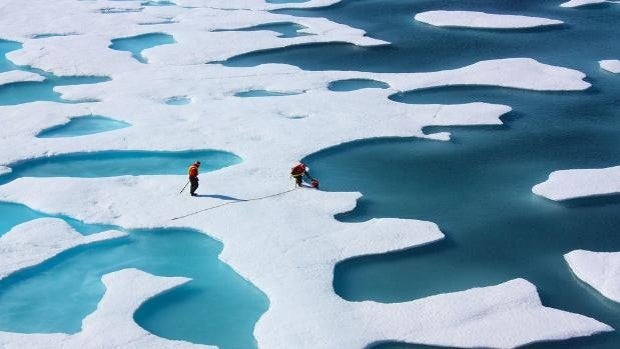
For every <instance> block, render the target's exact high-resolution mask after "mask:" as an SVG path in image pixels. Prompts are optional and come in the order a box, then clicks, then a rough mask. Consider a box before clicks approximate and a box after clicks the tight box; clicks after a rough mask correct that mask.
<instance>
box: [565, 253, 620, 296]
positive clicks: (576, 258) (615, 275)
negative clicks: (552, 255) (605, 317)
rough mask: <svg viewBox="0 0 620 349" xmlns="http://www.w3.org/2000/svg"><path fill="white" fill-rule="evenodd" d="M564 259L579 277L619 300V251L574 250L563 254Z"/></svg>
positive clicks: (604, 293)
mask: <svg viewBox="0 0 620 349" xmlns="http://www.w3.org/2000/svg"><path fill="white" fill-rule="evenodd" d="M564 259H566V262H567V263H568V265H569V266H570V268H571V270H572V271H573V273H574V274H575V275H576V276H577V277H578V278H579V279H581V280H582V281H583V282H585V283H587V284H588V285H590V286H592V287H593V288H594V289H596V290H597V291H598V292H600V293H601V294H602V295H603V296H605V297H607V298H609V299H611V300H613V301H616V302H620V252H592V251H585V250H575V251H571V252H570V253H567V254H565V255H564Z"/></svg>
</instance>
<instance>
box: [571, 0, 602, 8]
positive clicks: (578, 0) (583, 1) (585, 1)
mask: <svg viewBox="0 0 620 349" xmlns="http://www.w3.org/2000/svg"><path fill="white" fill-rule="evenodd" d="M606 2H611V1H607V0H570V1H567V2H564V3H562V4H560V6H562V7H581V6H588V5H596V4H603V3H606Z"/></svg>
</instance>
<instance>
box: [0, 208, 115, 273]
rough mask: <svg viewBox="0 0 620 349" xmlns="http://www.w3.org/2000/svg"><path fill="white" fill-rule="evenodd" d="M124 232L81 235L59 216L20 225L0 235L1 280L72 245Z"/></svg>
mask: <svg viewBox="0 0 620 349" xmlns="http://www.w3.org/2000/svg"><path fill="white" fill-rule="evenodd" d="M126 235H127V234H126V233H123V232H120V231H115V230H110V231H105V232H102V233H97V234H92V235H87V236H84V235H81V234H80V233H78V232H76V231H75V230H73V228H71V226H70V225H69V224H67V223H66V222H65V221H63V220H62V219H58V218H40V219H35V220H32V221H28V222H26V223H23V224H20V225H18V226H16V227H14V228H13V229H11V230H10V231H9V232H7V233H6V234H4V235H2V236H1V237H0V259H1V260H2V263H1V264H0V280H2V279H3V278H5V277H7V276H9V275H11V274H12V273H14V272H16V271H18V270H22V269H25V268H28V267H32V266H35V265H37V264H40V263H42V262H44V261H46V260H48V259H50V258H52V257H54V256H56V255H58V254H60V253H62V252H64V251H66V250H69V249H71V248H74V247H77V246H80V245H86V244H92V243H95V242H98V241H104V240H110V239H116V238H119V237H122V236H126Z"/></svg>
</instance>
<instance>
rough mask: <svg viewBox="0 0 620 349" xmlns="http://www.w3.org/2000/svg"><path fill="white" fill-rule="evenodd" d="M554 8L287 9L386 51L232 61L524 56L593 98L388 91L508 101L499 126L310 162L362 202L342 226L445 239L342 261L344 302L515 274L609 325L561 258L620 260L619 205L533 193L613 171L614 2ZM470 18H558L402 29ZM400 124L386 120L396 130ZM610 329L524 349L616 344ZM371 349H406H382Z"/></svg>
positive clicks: (428, 65) (333, 186) (327, 65)
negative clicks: (433, 232)
mask: <svg viewBox="0 0 620 349" xmlns="http://www.w3.org/2000/svg"><path fill="white" fill-rule="evenodd" d="M560 3H561V1H534V0H525V1H502V2H497V1H491V0H483V1H469V2H462V1H395V0H393V1H385V0H381V1H380V0H365V1H352V0H351V1H344V2H343V3H341V4H338V5H334V6H330V7H327V8H322V9H315V10H287V11H280V12H283V13H289V14H295V15H302V16H321V17H327V18H329V19H332V20H334V21H337V22H340V23H345V24H349V25H352V26H354V27H358V28H362V29H364V30H366V31H367V32H368V33H369V36H371V37H375V38H379V39H383V40H387V41H390V42H392V43H393V44H392V45H389V46H380V47H371V48H359V47H355V46H353V45H347V44H318V45H304V46H297V47H293V48H284V49H275V50H269V51H262V52H257V53H251V54H245V55H242V56H238V57H235V58H233V59H230V60H229V61H227V62H225V63H224V64H225V65H229V66H254V65H258V64H263V63H287V64H294V65H296V66H299V67H301V68H303V69H306V70H332V69H342V70H356V71H377V72H420V71H434V70H443V69H449V68H457V67H461V66H465V65H468V64H472V63H474V62H477V61H480V60H485V59H497V58H508V57H531V58H535V59H537V60H539V61H541V62H543V63H548V64H555V65H561V66H566V67H570V68H575V69H579V70H581V71H583V72H585V73H586V74H587V75H588V81H589V82H591V83H592V84H593V88H591V89H589V90H587V91H585V92H569V93H540V92H527V91H519V90H514V89H501V88H488V87H487V88H484V87H476V88H470V87H463V86H461V87H452V88H442V89H432V90H425V91H417V92H410V93H404V94H397V95H394V96H392V97H391V99H393V100H395V101H398V102H402V103H445V104H456V103H463V102H471V101H484V102H492V103H502V104H507V105H510V106H511V107H513V108H514V111H513V112H511V113H509V114H508V115H506V116H505V117H503V121H504V122H505V123H506V124H505V125H504V126H499V127H498V126H489V127H477V128H471V127H470V128H459V127H455V128H428V129H426V130H425V131H426V132H428V133H430V132H437V131H445V130H449V131H451V132H453V135H454V138H453V140H452V141H450V142H436V141H426V140H419V139H384V140H373V141H364V142H357V143H354V144H349V145H344V146H340V147H337V148H334V149H330V150H326V151H323V152H320V153H318V154H315V155H312V156H310V157H309V158H308V159H306V161H308V163H309V164H310V166H311V167H312V168H313V175H314V176H317V177H319V178H320V179H321V182H322V183H321V184H322V185H321V186H322V188H323V189H325V190H333V191H342V190H345V191H361V192H362V193H363V194H364V197H363V198H362V199H361V200H360V201H359V203H358V207H357V208H356V209H355V210H354V211H352V212H349V213H345V214H342V215H339V216H338V217H337V218H338V219H340V220H343V221H364V220H367V219H370V218H373V217H402V218H414V219H425V220H431V221H434V222H436V223H438V224H439V226H440V227H441V229H442V231H444V233H445V234H446V236H447V238H446V239H445V240H444V241H442V242H439V243H436V244H432V245H429V246H425V247H420V248H413V249H411V250H408V251H404V252H398V253H391V254H384V255H377V256H369V257H362V258H357V259H352V260H348V261H346V262H344V263H340V264H339V265H338V266H337V267H336V270H335V276H334V287H335V289H336V291H337V293H338V294H339V295H341V296H342V297H343V298H345V299H348V300H352V301H359V300H366V299H373V300H377V301H381V302H399V301H406V300H412V299H417V298H420V297H425V296H429V295H432V294H437V293H443V292H453V291H458V290H464V289H468V288H471V287H476V286H487V285H493V284H498V283H501V282H504V281H506V280H509V279H513V278H516V277H524V278H526V279H528V280H529V281H531V282H533V283H534V284H535V285H536V286H537V287H538V289H539V292H540V295H541V298H542V300H543V302H544V304H545V305H547V306H551V307H556V308H560V309H563V310H567V311H572V312H577V313H581V314H584V315H587V316H591V317H593V318H596V319H598V320H600V321H603V322H605V323H607V324H609V325H611V326H613V327H615V328H620V306H619V305H618V304H616V303H614V302H611V301H609V300H607V299H605V298H604V297H602V296H600V295H599V294H598V293H597V292H596V291H594V290H592V289H591V288H590V287H588V286H586V285H584V284H583V283H582V282H580V281H579V280H577V279H576V278H574V277H573V276H572V274H571V272H570V270H569V268H568V266H567V265H566V263H565V262H564V260H563V258H562V256H563V254H565V253H567V252H569V251H571V250H573V249H578V248H582V249H590V250H594V251H618V250H620V237H619V236H618V234H616V230H617V227H618V226H620V214H619V213H620V196H611V197H605V198H593V199H581V200H570V201H568V202H563V203H556V202H551V201H548V200H546V199H543V198H541V197H538V196H535V195H533V194H532V193H531V187H532V186H533V185H535V184H536V183H539V182H542V181H544V180H545V179H546V178H547V176H548V174H549V173H550V172H552V171H554V170H559V169H566V168H587V167H604V166H612V165H617V164H619V163H620V151H618V150H619V149H620V118H619V115H618V110H619V107H620V78H618V76H617V75H613V74H609V73H606V72H603V71H601V69H600V68H599V67H598V63H597V61H598V60H600V59H605V58H616V57H619V56H620V45H619V44H618V41H617V34H618V33H617V32H618V30H619V29H620V27H619V26H618V25H617V24H618V23H620V7H619V6H614V5H603V6H593V7H589V8H586V9H578V10H577V9H563V8H560V7H559V4H560ZM437 9H446V10H477V11H487V12H493V13H508V14H523V15H533V16H542V17H549V18H555V19H560V20H563V21H565V22H566V24H565V25H563V26H560V27H557V28H545V29H533V30H516V31H506V30H501V31H500V30H463V29H454V28H436V27H432V26H429V25H425V24H422V23H417V22H415V21H413V19H412V17H413V15H414V14H416V13H418V12H422V11H428V10H437ZM395 127H397V125H395ZM618 346H620V336H619V335H618V334H616V333H611V334H603V335H597V336H593V337H590V338H584V339H576V340H570V341H559V342H555V343H543V344H537V345H533V347H544V348H549V347H559V348H617V347H618ZM381 347H384V348H388V347H390V348H396V347H417V346H408V345H401V344H386V345H383V346H381Z"/></svg>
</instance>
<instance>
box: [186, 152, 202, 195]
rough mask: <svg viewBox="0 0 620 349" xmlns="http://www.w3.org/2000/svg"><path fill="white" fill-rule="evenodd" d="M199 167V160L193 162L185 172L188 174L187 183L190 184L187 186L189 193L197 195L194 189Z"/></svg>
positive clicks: (196, 183)
mask: <svg viewBox="0 0 620 349" xmlns="http://www.w3.org/2000/svg"><path fill="white" fill-rule="evenodd" d="M199 167H200V161H196V162H194V163H193V164H192V165H191V166H190V167H189V169H188V170H187V174H188V176H189V183H190V184H191V185H190V187H189V195H191V196H197V195H198V194H196V189H198V168H199Z"/></svg>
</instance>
